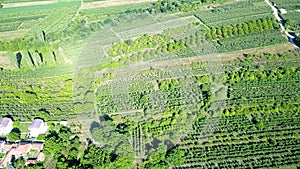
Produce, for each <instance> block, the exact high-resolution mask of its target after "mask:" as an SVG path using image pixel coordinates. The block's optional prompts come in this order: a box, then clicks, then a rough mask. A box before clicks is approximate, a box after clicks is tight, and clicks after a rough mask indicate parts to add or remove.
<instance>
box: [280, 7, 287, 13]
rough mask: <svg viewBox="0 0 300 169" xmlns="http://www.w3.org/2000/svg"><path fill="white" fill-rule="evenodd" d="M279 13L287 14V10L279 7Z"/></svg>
mask: <svg viewBox="0 0 300 169" xmlns="http://www.w3.org/2000/svg"><path fill="white" fill-rule="evenodd" d="M279 13H280V14H287V11H286V10H285V9H283V8H280V9H279Z"/></svg>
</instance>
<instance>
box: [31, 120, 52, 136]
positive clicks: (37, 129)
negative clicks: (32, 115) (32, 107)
mask: <svg viewBox="0 0 300 169" xmlns="http://www.w3.org/2000/svg"><path fill="white" fill-rule="evenodd" d="M28 130H29V136H30V137H38V136H39V135H40V134H45V133H46V132H47V130H48V126H47V124H46V123H45V122H44V121H43V120H42V119H35V120H33V121H32V123H31V124H30V126H29V128H28Z"/></svg>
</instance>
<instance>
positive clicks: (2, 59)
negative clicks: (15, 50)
mask: <svg viewBox="0 0 300 169" xmlns="http://www.w3.org/2000/svg"><path fill="white" fill-rule="evenodd" d="M0 68H3V69H9V70H12V69H14V67H13V66H12V65H11V63H10V60H9V58H8V57H7V52H3V51H0Z"/></svg>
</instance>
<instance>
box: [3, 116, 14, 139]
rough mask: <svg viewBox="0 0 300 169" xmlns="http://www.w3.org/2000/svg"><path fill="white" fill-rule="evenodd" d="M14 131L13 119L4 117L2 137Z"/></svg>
mask: <svg viewBox="0 0 300 169" xmlns="http://www.w3.org/2000/svg"><path fill="white" fill-rule="evenodd" d="M12 129H13V121H12V120H11V118H8V117H3V118H2V119H1V120H0V135H8V134H9V133H10V132H11V130H12Z"/></svg>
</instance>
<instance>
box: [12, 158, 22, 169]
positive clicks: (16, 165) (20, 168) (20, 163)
mask: <svg viewBox="0 0 300 169" xmlns="http://www.w3.org/2000/svg"><path fill="white" fill-rule="evenodd" d="M13 166H14V167H15V168H18V169H23V168H25V160H24V158H23V157H21V158H18V159H17V160H16V161H15V162H14V163H13Z"/></svg>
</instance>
